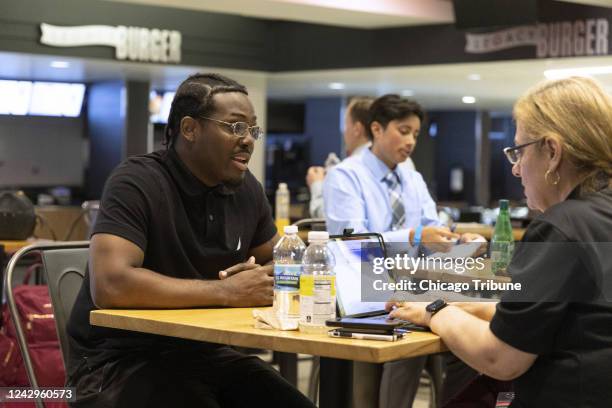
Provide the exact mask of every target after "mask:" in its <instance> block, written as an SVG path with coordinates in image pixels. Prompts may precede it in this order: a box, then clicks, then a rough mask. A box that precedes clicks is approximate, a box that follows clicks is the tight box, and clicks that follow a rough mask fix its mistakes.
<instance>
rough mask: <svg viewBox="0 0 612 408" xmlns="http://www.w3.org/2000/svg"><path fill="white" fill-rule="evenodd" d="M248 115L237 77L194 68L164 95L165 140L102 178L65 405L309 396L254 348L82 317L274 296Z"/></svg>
mask: <svg viewBox="0 0 612 408" xmlns="http://www.w3.org/2000/svg"><path fill="white" fill-rule="evenodd" d="M255 124H256V117H255V113H254V109H253V106H252V104H251V102H250V100H249V98H248V96H247V91H246V89H245V88H244V86H242V85H240V84H238V83H237V82H235V81H233V80H231V79H229V78H225V77H223V76H221V75H216V74H197V75H193V76H191V77H189V78H188V79H187V80H185V81H184V82H183V83H182V84H181V85H180V87H179V88H178V90H177V92H176V95H175V97H174V100H173V102H172V108H171V111H170V116H169V118H168V126H167V128H166V142H167V144H168V149H167V150H164V151H158V152H154V153H151V154H147V155H144V156H135V157H131V158H129V159H128V160H126V161H125V162H124V163H123V164H121V165H120V166H119V167H118V168H117V169H116V170H115V171H114V173H113V174H112V176H111V177H110V178H109V180H108V181H107V183H106V186H105V190H104V194H103V196H102V201H101V206H100V214H99V216H98V219H97V222H96V225H95V228H94V231H93V235H92V239H91V250H90V260H89V266H90V268H89V271H88V274H87V275H86V277H85V281H84V283H83V286H82V287H81V291H80V292H79V295H78V297H77V300H76V303H75V306H74V308H73V311H72V315H71V317H70V321H69V323H68V328H67V330H68V333H69V336H70V344H71V347H70V358H69V361H68V367H67V371H68V376H69V378H68V384H69V385H70V386H75V387H76V388H77V392H76V394H77V403H75V404H74V406H79V407H81V406H82V407H124V406H125V407H127V406H129V407H130V408H132V407H157V406H159V407H162V406H179V407H180V406H190V407H191V406H198V407H220V406H223V407H226V406H230V407H234V406H235V407H238V406H240V407H243V406H247V405H253V404H255V405H263V404H266V405H267V406H270V407H272V406H275V407H276V406H283V407H285V406H291V407H312V406H313V405H312V404H311V403H310V401H309V400H308V399H307V398H306V397H304V396H303V395H302V394H300V393H299V392H298V391H297V390H296V389H295V388H293V387H292V386H291V385H290V384H289V383H288V382H286V381H285V380H284V379H283V378H282V377H281V376H280V375H279V374H278V373H277V372H276V371H275V370H273V369H272V368H270V367H269V366H268V365H267V364H265V363H264V362H263V361H262V360H261V359H259V358H257V357H252V356H246V355H243V354H241V353H239V352H236V351H235V350H233V349H231V348H229V347H226V346H222V345H217V344H210V343H201V342H195V341H189V340H183V339H177V338H173V337H164V336H155V335H148V334H143V333H135V332H130V331H123V330H115V329H108V328H102V327H95V326H91V325H90V324H89V312H90V311H91V310H93V309H95V308H96V307H100V308H190V307H191V308H193V307H204V306H263V305H269V304H270V303H272V294H273V289H272V287H273V278H272V276H271V275H272V267H271V266H270V265H266V264H268V263H269V262H270V261H271V260H272V248H273V246H274V244H275V243H276V241H277V240H278V235H277V233H276V228H275V226H274V224H273V222H272V216H271V211H270V207H269V205H268V203H267V201H266V197H265V195H264V192H263V189H262V186H261V184H259V182H257V180H256V179H255V178H254V177H253V175H252V174H251V173H250V172H249V171H248V162H249V159H250V158H251V154H252V152H253V147H254V142H255V139H257V138H258V137H259V136H260V134H261V130H260V129H259V127H257V126H256V125H255ZM261 265H264V266H261Z"/></svg>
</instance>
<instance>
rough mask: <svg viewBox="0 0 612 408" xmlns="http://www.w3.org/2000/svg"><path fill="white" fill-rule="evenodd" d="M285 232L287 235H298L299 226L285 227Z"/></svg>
mask: <svg viewBox="0 0 612 408" xmlns="http://www.w3.org/2000/svg"><path fill="white" fill-rule="evenodd" d="M283 231H284V232H285V234H297V232H298V227H297V225H285V228H283Z"/></svg>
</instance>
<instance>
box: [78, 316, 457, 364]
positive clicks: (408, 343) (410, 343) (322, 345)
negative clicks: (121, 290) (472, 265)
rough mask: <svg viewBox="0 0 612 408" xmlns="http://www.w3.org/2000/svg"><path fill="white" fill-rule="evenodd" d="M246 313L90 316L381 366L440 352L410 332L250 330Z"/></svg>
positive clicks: (115, 324)
mask: <svg viewBox="0 0 612 408" xmlns="http://www.w3.org/2000/svg"><path fill="white" fill-rule="evenodd" d="M252 310H253V309H251V308H228V309H225V308H224V309H177V310H174V309H173V310H114V309H113V310H95V311H92V312H91V314H90V322H91V324H92V325H94V326H104V327H111V328H116V329H124V330H133V331H137V332H144V333H152V334H160V335H165V336H172V337H180V338H185V339H192V340H199V341H207V342H211V343H220V344H227V345H232V346H240V347H253V348H261V349H266V350H274V351H282V352H286V353H302V354H311V355H317V356H322V357H331V358H338V359H345V360H356V361H365V362H371V363H383V362H386V361H393V360H399V359H403V358H409V357H414V356H420V355H426V354H433V353H438V352H441V351H446V348H445V346H444V345H443V344H442V342H441V340H440V338H439V337H438V336H437V335H435V334H433V333H429V332H428V333H421V332H412V333H409V334H407V335H406V336H405V337H404V339H402V340H399V341H396V342H387V341H375V340H355V339H340V338H332V337H328V336H327V335H326V334H306V333H300V332H299V331H279V330H264V329H256V328H255V327H254V326H253V323H254V319H253V317H252Z"/></svg>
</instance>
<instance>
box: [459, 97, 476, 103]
mask: <svg viewBox="0 0 612 408" xmlns="http://www.w3.org/2000/svg"><path fill="white" fill-rule="evenodd" d="M461 101H462V102H463V103H476V98H474V97H473V96H464V97H463V98H461Z"/></svg>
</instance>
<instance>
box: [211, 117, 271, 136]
mask: <svg viewBox="0 0 612 408" xmlns="http://www.w3.org/2000/svg"><path fill="white" fill-rule="evenodd" d="M200 118H202V119H206V120H212V121H213V122H217V123H221V124H223V125H225V126H229V127H230V128H231V129H232V132H234V135H235V136H238V137H239V138H244V137H247V134H250V135H251V137H252V138H253V139H255V140H257V139H259V138H260V137H261V135H263V130H261V128H260V127H259V126H249V124H248V123H246V122H232V123H230V122H225V121H223V120H219V119H213V118H208V117H206V116H200Z"/></svg>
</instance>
